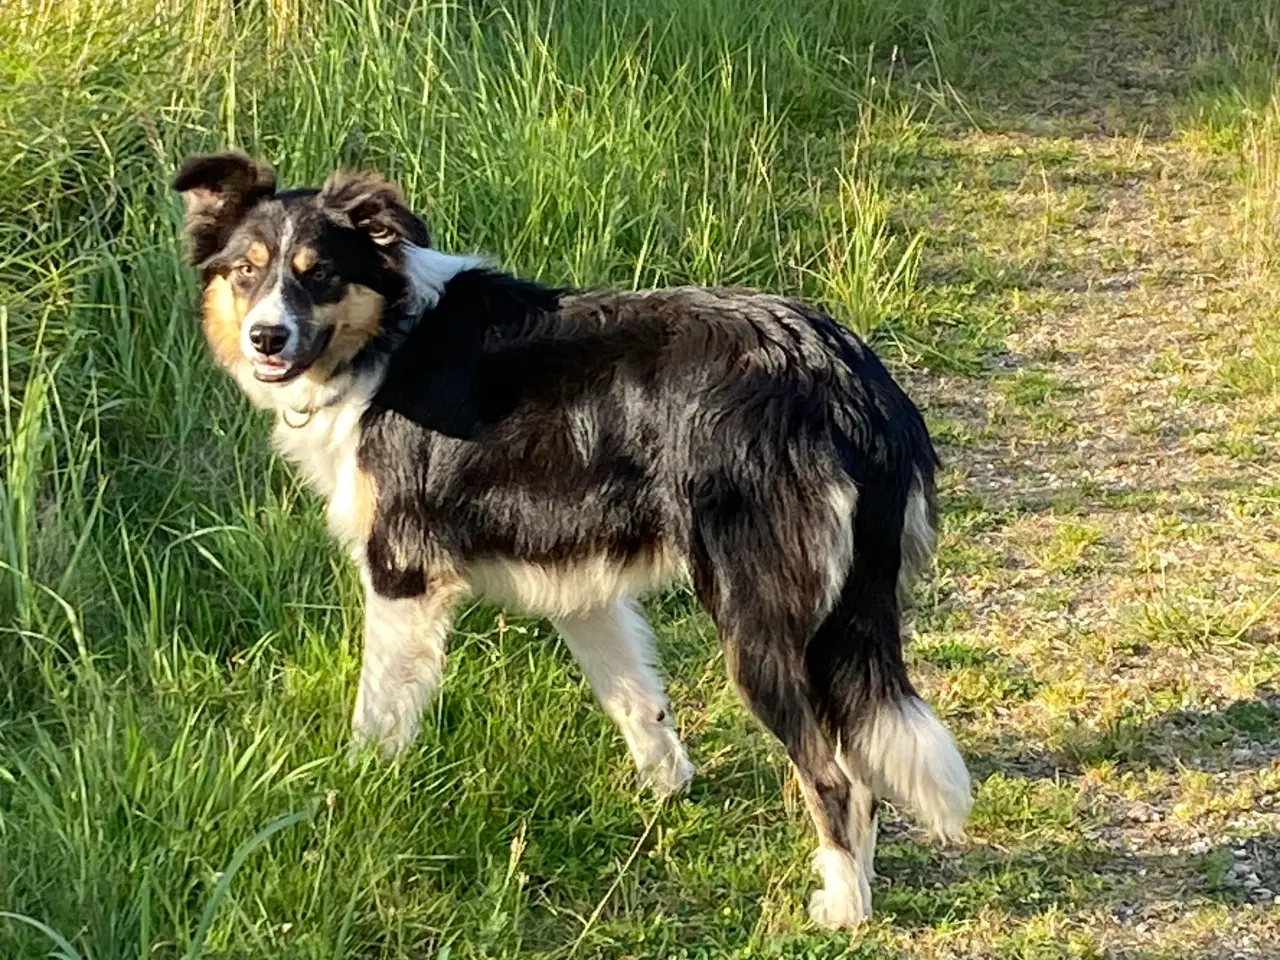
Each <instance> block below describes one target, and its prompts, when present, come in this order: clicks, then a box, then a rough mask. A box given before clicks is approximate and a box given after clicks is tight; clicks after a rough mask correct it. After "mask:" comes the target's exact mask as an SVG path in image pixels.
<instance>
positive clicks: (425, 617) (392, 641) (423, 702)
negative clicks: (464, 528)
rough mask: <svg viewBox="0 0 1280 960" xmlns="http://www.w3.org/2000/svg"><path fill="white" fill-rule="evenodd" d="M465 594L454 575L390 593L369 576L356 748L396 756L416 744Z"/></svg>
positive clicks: (355, 717)
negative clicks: (420, 588)
mask: <svg viewBox="0 0 1280 960" xmlns="http://www.w3.org/2000/svg"><path fill="white" fill-rule="evenodd" d="M464 593H465V589H464V588H463V587H462V585H461V584H460V583H458V582H457V581H454V580H443V579H437V580H428V582H427V584H426V590H425V592H424V593H421V594H418V595H416V596H410V597H403V596H395V597H388V596H385V595H382V594H379V593H378V591H377V590H376V589H375V588H374V586H373V585H372V584H371V583H370V582H369V579H368V577H367V576H366V578H365V608H364V618H365V620H364V658H363V662H362V664H361V667H360V689H359V692H358V693H357V694H356V707H355V712H354V714H353V716H352V718H351V733H352V740H353V743H352V747H353V749H355V750H358V749H360V748H361V747H363V746H365V745H368V744H376V745H377V747H378V749H379V751H380V752H381V753H382V754H383V756H386V757H392V756H395V755H396V754H398V753H400V752H401V751H402V750H404V749H405V748H406V747H407V746H409V744H411V743H413V740H414V738H415V737H416V736H417V735H418V728H419V727H420V726H421V723H422V712H423V710H424V709H425V708H426V706H427V704H428V703H429V702H430V701H431V700H432V698H433V697H434V696H435V694H436V691H437V690H439V689H440V680H441V677H442V676H443V674H444V654H445V641H446V639H447V638H448V635H449V629H450V627H451V626H452V625H453V609H454V606H455V605H456V603H457V601H458V600H459V599H460V598H461V596H462V595H463V594H464Z"/></svg>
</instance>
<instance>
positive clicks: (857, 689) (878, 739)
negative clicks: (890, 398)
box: [805, 471, 973, 839]
mask: <svg viewBox="0 0 1280 960" xmlns="http://www.w3.org/2000/svg"><path fill="white" fill-rule="evenodd" d="M913 479H914V483H913V484H912V485H911V487H910V489H909V490H908V491H904V492H903V493H902V494H899V495H898V496H897V497H894V496H892V495H891V494H884V493H880V492H879V491H876V490H875V489H872V488H866V487H864V489H863V491H861V493H862V496H861V497H860V500H859V503H858V505H857V510H856V516H855V518H854V550H853V555H854V556H853V563H852V565H851V567H852V569H851V570H850V571H849V575H848V578H847V579H846V581H845V584H844V587H843V589H842V591H841V594H840V598H839V600H838V601H837V602H836V604H835V607H834V609H832V610H831V612H830V613H829V614H828V615H827V617H826V619H825V620H824V622H823V623H822V625H821V627H819V629H818V631H817V632H816V634H815V635H814V636H813V638H812V639H811V640H810V642H809V645H808V647H807V649H806V651H805V660H806V668H807V673H808V675H809V682H810V689H811V690H812V691H813V695H814V706H815V708H816V709H817V711H818V713H819V715H820V716H821V717H822V718H823V720H824V722H825V725H826V726H827V729H828V730H829V732H830V733H831V734H832V735H833V736H834V738H835V740H836V742H837V743H838V744H839V747H840V750H839V755H840V761H841V764H842V765H843V766H844V767H845V769H846V771H848V772H849V774H850V776H851V777H854V778H856V779H862V780H867V781H870V784H871V787H872V789H873V790H874V791H875V792H876V794H878V795H879V796H883V797H887V798H888V799H891V800H894V801H895V802H898V803H901V804H903V805H904V806H906V807H908V808H909V809H911V810H912V811H914V812H915V813H916V815H917V816H918V817H919V818H920V820H921V821H922V822H923V824H924V826H926V827H927V828H928V829H929V830H930V831H931V832H932V833H933V834H934V835H936V836H938V837H941V838H943V839H956V838H959V837H960V836H962V835H963V833H964V825H965V821H966V820H967V819H968V816H969V810H970V808H971V806H972V802H973V801H972V797H971V794H970V784H969V773H968V771H967V770H966V769H965V764H964V760H963V759H962V758H961V756H960V751H959V750H958V749H957V747H956V743H955V741H954V740H953V739H952V737H951V734H950V733H948V732H947V730H946V728H945V727H943V725H942V724H941V723H940V722H939V721H938V718H937V717H936V716H934V714H933V711H932V710H930V709H929V707H928V705H927V704H925V702H924V701H923V700H921V699H920V697H919V695H918V694H917V693H916V691H915V688H914V687H913V686H912V685H911V681H910V679H909V678H908V676H907V669H906V664H905V663H904V661H903V656H902V633H901V612H900V611H901V606H900V590H901V589H902V587H903V584H900V583H899V574H900V572H902V567H903V566H904V563H903V562H904V561H905V562H906V564H907V565H910V566H912V567H917V568H918V567H919V566H920V565H921V564H922V563H923V562H924V560H926V559H927V556H928V552H929V548H930V546H931V545H932V539H933V531H932V523H931V522H930V521H931V520H932V513H933V510H932V493H933V490H932V473H931V471H921V472H919V473H917V474H916V476H915V477H914V478H913Z"/></svg>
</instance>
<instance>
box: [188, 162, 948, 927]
mask: <svg viewBox="0 0 1280 960" xmlns="http://www.w3.org/2000/svg"><path fill="white" fill-rule="evenodd" d="M173 186H174V189H176V190H177V191H179V192H181V193H182V194H183V195H184V197H185V200H186V233H187V237H188V242H189V247H190V259H191V263H192V264H193V265H194V266H195V267H196V268H197V269H198V270H199V271H200V275H201V277H202V281H203V320H204V332H205V335H206V337H207V339H208V341H209V345H210V347H211V349H212V352H213V355H214V357H215V358H216V360H217V362H218V363H219V364H220V365H221V366H222V367H224V368H225V369H226V370H227V371H228V372H229V373H230V374H231V376H232V377H234V378H235V380H236V382H237V383H238V384H239V385H240V387H241V388H242V389H243V390H244V392H245V393H246V394H248V396H249V398H250V400H252V401H253V402H254V403H255V404H256V405H257V406H259V407H262V408H265V409H267V410H270V411H272V412H274V414H275V417H276V429H275V440H276V443H277V444H278V446H279V448H280V449H281V450H282V451H283V452H284V454H285V455H287V456H288V457H289V458H291V459H292V460H293V461H295V462H296V463H297V465H298V466H299V467H300V468H301V471H302V473H303V474H304V475H305V477H306V479H307V480H308V481H310V483H311V484H312V485H313V486H314V487H315V489H316V490H318V491H319V492H320V493H321V494H322V495H323V496H324V497H325V498H326V499H327V501H328V520H329V525H330V527H331V529H332V531H333V533H334V534H335V535H336V536H337V537H339V538H341V539H342V540H343V541H344V542H345V543H346V544H347V545H348V547H349V549H350V552H351V554H352V556H353V558H354V559H355V562H356V565H357V567H358V568H359V571H360V576H361V578H362V581H363V584H364V588H365V627H364V655H363V663H362V666H361V671H360V681H359V691H358V693H357V695H356V702H355V711H354V716H353V719H352V732H353V736H354V741H355V744H356V745H361V744H369V743H373V744H376V745H377V746H378V747H380V748H381V750H382V751H383V752H384V753H386V754H394V753H396V752H398V751H401V750H404V749H405V748H406V747H408V746H409V744H410V743H411V742H412V741H413V739H414V736H415V735H416V733H417V730H418V727H419V723H420V719H421V715H422V712H423V708H424V707H425V706H426V704H427V703H428V702H429V701H430V700H431V698H432V697H433V696H434V694H435V693H436V691H437V689H438V687H439V685H440V678H441V672H442V669H443V664H444V656H445V641H446V639H447V637H448V635H449V631H450V627H451V616H452V613H453V611H454V609H455V607H456V606H457V605H458V603H459V601H460V600H462V599H463V598H465V597H467V596H471V595H476V596H482V597H485V598H488V599H491V600H493V601H496V602H498V603H501V604H507V605H510V606H511V607H513V608H516V609H519V610H523V611H528V612H531V613H535V614H541V615H543V616H546V617H548V618H550V619H551V621H552V622H553V623H554V625H555V626H556V628H557V629H558V631H559V633H560V635H561V636H562V637H563V638H564V641H565V643H566V644H567V645H568V647H569V649H570V650H571V651H572V653H573V655H574V656H575V657H576V658H577V661H578V663H579V664H581V666H582V670H583V672H584V673H585V674H586V676H587V679H588V680H589V682H590V683H591V686H592V688H593V689H594V691H595V693H596V694H597V696H598V697H599V700H600V702H601V704H602V705H603V706H604V709H605V710H606V711H608V713H609V715H610V716H611V717H612V718H613V720H614V721H615V722H616V723H617V725H618V728H619V729H620V730H621V732H622V735H623V737H624V738H625V739H626V742H627V746H628V747H629V748H630V750H631V754H632V756H633V758H634V760H635V763H636V766H637V767H638V768H639V771H640V774H641V776H642V778H643V779H644V780H646V781H647V782H648V783H650V784H651V785H652V786H653V788H654V789H655V790H656V791H657V792H659V793H661V794H671V793H675V792H677V791H679V790H680V789H681V788H682V787H684V785H685V784H686V783H687V782H688V781H689V779H690V777H691V776H692V774H693V768H692V766H691V764H690V763H689V759H688V757H687V756H686V754H685V750H684V747H683V745H682V744H681V741H680V739H679V738H678V736H677V735H676V733H675V725H674V723H673V718H672V713H671V708H670V707H669V705H668V703H667V699H666V695H665V693H664V690H663V684H662V680H661V679H660V677H659V674H658V672H657V670H656V669H655V665H654V649H653V646H654V645H653V636H652V633H651V632H650V629H649V626H648V624H647V623H646V622H645V620H644V617H643V616H642V614H641V612H640V608H639V607H638V606H637V605H636V601H635V598H636V597H637V596H638V595H639V594H641V593H643V592H645V591H647V590H650V589H652V588H654V587H657V586H660V585H662V584H664V583H667V582H669V581H671V580H673V579H675V578H677V577H687V578H689V579H690V580H691V581H692V585H693V589H694V591H695V592H696V594H697V596H698V598H699V600H700V602H701V603H702V604H703V605H704V607H705V608H706V609H707V611H708V612H709V613H710V615H711V617H712V618H713V619H714V621H715V624H716V627H717V629H718V631H719V635H720V639H721V642H722V643H723V646H724V654H725V664H726V667H727V669H728V671H729V674H730V676H731V677H732V679H733V681H734V683H735V684H736V685H737V687H738V689H739V690H740V691H741V694H742V697H743V699H744V700H745V702H746V704H747V705H748V706H749V707H750V708H751V710H752V711H753V712H754V713H755V715H756V716H757V717H759V719H760V720H761V721H762V722H763V723H764V725H765V726H767V727H768V728H769V729H770V730H771V731H772V732H773V733H774V734H775V735H776V736H777V737H778V739H779V740H781V741H782V743H783V744H784V745H785V747H786V749H787V753H788V755H789V756H790V758H791V761H792V763H793V764H794V767H795V771H796V775H797V777H798V779H799V783H800V786H801V789H802V792H803V795H804V798H805V801H806V805H807V807H808V810H809V813H810V814H811V816H812V818H813V822H814V826H815V827H816V828H817V833H818V841H819V846H818V851H817V854H816V858H815V866H816V869H817V870H818V872H819V874H820V875H821V878H822V883H823V887H822V889H820V890H818V891H817V892H815V893H814V894H813V897H812V899H811V901H810V905H809V913H810V916H811V917H812V918H813V919H814V920H815V921H816V922H818V923H819V924H822V925H824V926H830V927H840V926H848V927H851V926H854V925H856V924H857V923H859V922H860V921H862V920H864V919H865V918H867V917H868V916H869V915H870V913H871V891H870V886H869V881H870V880H871V878H872V857H873V855H874V849H875V819H876V805H877V798H879V797H886V798H890V799H893V800H895V801H897V802H900V803H903V804H905V805H906V806H908V807H910V808H911V809H912V810H914V811H915V813H916V814H917V816H918V817H919V818H920V819H921V820H922V822H923V823H924V824H925V825H926V826H927V827H929V828H930V830H931V831H932V832H933V833H934V834H935V835H937V836H940V837H942V838H944V839H946V838H956V837H959V836H960V835H962V833H963V830H964V824H965V820H966V818H967V816H968V812H969V807H970V787H969V775H968V772H967V770H966V769H965V765H964V761H963V760H962V759H961V757H960V754H959V752H958V751H957V749H956V745H955V743H954V741H953V740H952V738H951V736H950V735H949V734H948V733H947V731H946V730H945V729H944V728H943V726H942V725H941V724H940V723H939V722H938V720H937V718H936V717H935V716H934V714H933V713H932V712H931V711H930V709H929V708H928V707H927V706H926V705H925V703H924V702H923V701H922V700H921V699H920V697H919V696H918V695H917V693H916V691H915V689H914V687H913V686H912V684H911V681H910V680H909V679H908V677H907V672H906V668H905V666H904V663H903V656H902V639H901V632H900V631H901V622H900V618H901V614H900V610H901V603H902V601H903V598H904V588H905V587H906V586H907V585H908V584H909V580H910V575H911V574H913V573H915V572H916V571H918V570H919V569H920V567H921V566H922V565H923V564H924V563H925V562H926V561H927V559H928V557H929V555H930V553H931V550H932V547H933V539H934V534H933V529H934V519H935V513H936V511H935V505H934V472H935V469H936V467H937V462H938V461H937V456H936V454H935V452H934V449H933V445H932V443H931V442H930V439H929V435H928V432H927V430H926V429H925V425H924V422H923V420H922V419H921V417H920V414H919V412H918V411H917V410H916V408H915V406H913V404H912V403H911V401H910V400H909V399H908V398H907V396H906V395H905V394H904V393H903V392H902V390H901V389H900V388H899V387H898V385H897V384H896V383H895V382H894V381H893V380H892V379H891V378H890V376H889V374H888V373H887V372H886V370H885V368H884V367H883V366H882V365H881V363H880V362H879V360H878V359H877V358H876V357H875V355H874V354H873V353H872V352H871V350H870V349H869V348H868V347H867V346H866V344H864V343H863V342H862V341H861V340H859V339H858V338H857V337H856V336H854V335H853V334H852V333H850V332H849V331H848V330H847V329H845V328H844V327H842V326H841V325H840V324H839V323H837V322H836V321H835V320H833V319H832V318H831V317H829V316H827V315H825V314H824V313H822V312H821V311H819V310H817V309H815V308H814V307H812V306H808V305H806V304H804V303H800V302H797V301H794V300H789V299H784V298H782V297H777V296H770V295H766V294H762V293H756V292H752V291H745V290H736V289H732V290H731V289H703V288H694V287H678V288H674V289H667V290H650V291H639V292H618V291H595V290H592V291H584V290H566V289H550V288H547V287H544V286H540V285H538V284H536V283H532V282H529V281H526V280H522V279H518V278H516V277H514V276H512V275H510V274H507V273H504V272H502V271H500V270H498V269H495V268H493V267H491V266H488V265H486V263H484V262H483V261H481V260H477V259H473V258H470V257H462V256H454V255H451V254H447V253H442V252H440V251H438V250H435V249H433V248H432V247H431V243H430V235H429V233H428V231H427V227H426V224H425V223H424V222H423V221H422V220H421V219H419V218H418V217H417V216H415V215H414V214H413V213H412V212H411V211H410V210H409V209H408V207H407V206H406V205H405V203H404V201H403V200H402V198H401V195H400V193H399V192H398V191H397V190H396V189H395V188H394V187H393V186H391V185H390V184H388V183H387V182H386V181H385V180H383V179H382V178H381V177H379V176H377V175H374V174H341V173H339V174H335V175H334V176H332V177H330V178H329V180H328V181H327V182H326V183H325V185H324V186H323V187H321V188H320V189H319V190H315V189H298V190H277V189H276V180H275V174H274V172H273V171H272V170H271V169H270V168H269V167H267V166H265V165H263V164H261V163H258V162H255V161H253V160H251V159H250V158H248V157H246V156H244V155H241V154H238V153H224V154H218V155H213V156H200V157H194V158H192V159H190V160H188V161H187V163H186V164H185V165H184V166H183V168H182V170H181V172H180V173H179V174H178V176H177V178H176V180H175V181H174V184H173Z"/></svg>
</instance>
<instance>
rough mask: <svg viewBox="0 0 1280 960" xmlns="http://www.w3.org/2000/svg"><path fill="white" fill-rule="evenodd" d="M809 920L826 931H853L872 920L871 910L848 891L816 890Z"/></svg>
mask: <svg viewBox="0 0 1280 960" xmlns="http://www.w3.org/2000/svg"><path fill="white" fill-rule="evenodd" d="M809 919H810V920H812V921H813V922H814V923H815V924H817V925H818V926H819V927H822V928H823V929H824V930H853V929H854V928H856V927H858V926H860V925H861V924H863V923H865V922H866V921H867V920H869V919H871V910H870V908H866V907H863V905H862V904H861V903H859V902H858V898H857V897H855V896H850V892H849V891H848V890H834V891H833V890H815V891H814V892H813V895H812V896H810V897H809Z"/></svg>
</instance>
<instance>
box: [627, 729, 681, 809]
mask: <svg viewBox="0 0 1280 960" xmlns="http://www.w3.org/2000/svg"><path fill="white" fill-rule="evenodd" d="M672 740H673V747H672V749H671V750H669V751H668V752H667V753H665V754H663V755H662V757H660V758H659V759H658V760H657V762H655V763H652V764H650V765H649V766H647V767H645V768H643V769H641V771H640V779H641V781H642V782H643V783H644V784H645V785H646V786H648V788H649V789H650V790H652V791H653V793H654V795H655V796H657V797H660V798H666V797H674V796H675V795H676V794H678V793H681V792H683V791H684V789H685V788H686V787H688V786H689V781H690V780H692V779H693V764H692V763H691V762H690V761H689V755H688V754H686V753H685V750H684V744H682V743H681V742H680V741H679V740H678V739H677V738H676V737H675V736H674V734H673V735H672Z"/></svg>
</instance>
